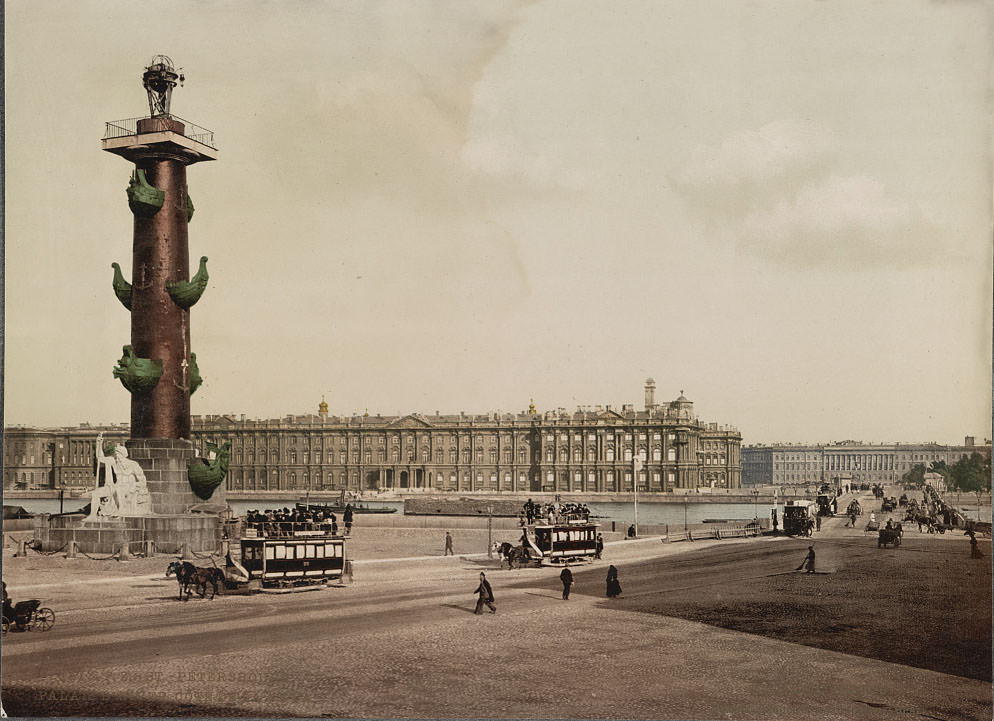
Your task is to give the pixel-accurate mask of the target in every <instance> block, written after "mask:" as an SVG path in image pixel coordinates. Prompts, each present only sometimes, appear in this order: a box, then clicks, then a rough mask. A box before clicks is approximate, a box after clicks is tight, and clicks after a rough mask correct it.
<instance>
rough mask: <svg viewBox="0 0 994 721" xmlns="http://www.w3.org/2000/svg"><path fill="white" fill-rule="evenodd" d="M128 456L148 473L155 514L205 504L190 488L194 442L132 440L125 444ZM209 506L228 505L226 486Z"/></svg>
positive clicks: (183, 509)
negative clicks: (189, 472)
mask: <svg viewBox="0 0 994 721" xmlns="http://www.w3.org/2000/svg"><path fill="white" fill-rule="evenodd" d="M125 446H127V449H128V456H129V457H130V458H132V459H134V460H135V461H137V462H138V465H140V466H141V467H142V470H143V471H145V480H146V481H147V483H148V492H149V495H150V496H151V500H152V513H153V514H156V515H173V514H183V513H187V512H188V509H189V508H190V507H191V506H195V505H197V504H200V503H204V502H205V501H204V500H203V499H202V498H200V497H199V496H197V494H195V493H194V492H193V490H192V489H191V488H190V480H189V477H188V474H187V472H188V468H189V466H190V463H192V462H193V459H194V458H195V457H196V451H195V450H194V448H193V442H192V441H187V440H183V439H174V438H132V439H131V440H129V441H127V442H126V443H125ZM208 502H210V503H219V504H224V503H226V498H225V490H224V484H223V483H222V484H221V485H220V486H218V488H217V489H216V490H215V491H214V495H212V496H211V497H210V499H209V501H208Z"/></svg>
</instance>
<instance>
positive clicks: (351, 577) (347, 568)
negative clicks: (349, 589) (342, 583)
mask: <svg viewBox="0 0 994 721" xmlns="http://www.w3.org/2000/svg"><path fill="white" fill-rule="evenodd" d="M343 571H344V572H345V573H344V575H345V576H347V577H348V579H349V583H355V575H354V571H353V567H352V561H346V562H345V568H344V569H343Z"/></svg>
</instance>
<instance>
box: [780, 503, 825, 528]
mask: <svg viewBox="0 0 994 721" xmlns="http://www.w3.org/2000/svg"><path fill="white" fill-rule="evenodd" d="M816 512H817V511H816V506H815V503H814V501H787V504H786V505H785V506H784V507H783V532H784V533H786V534H787V535H788V536H810V535H811V534H812V533H813V532H814V527H815V521H814V518H815V513H816Z"/></svg>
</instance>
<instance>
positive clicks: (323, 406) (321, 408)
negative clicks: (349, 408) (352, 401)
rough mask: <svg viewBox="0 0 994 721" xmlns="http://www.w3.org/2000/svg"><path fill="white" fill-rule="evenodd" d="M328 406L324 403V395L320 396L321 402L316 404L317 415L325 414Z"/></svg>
mask: <svg viewBox="0 0 994 721" xmlns="http://www.w3.org/2000/svg"><path fill="white" fill-rule="evenodd" d="M327 412H328V404H327V403H325V402H324V395H322V396H321V402H320V403H318V413H327Z"/></svg>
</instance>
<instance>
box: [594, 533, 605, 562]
mask: <svg viewBox="0 0 994 721" xmlns="http://www.w3.org/2000/svg"><path fill="white" fill-rule="evenodd" d="M602 553H604V536H602V535H601V534H600V533H598V534H597V544H596V545H595V546H594V558H600V557H601V554H602Z"/></svg>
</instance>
